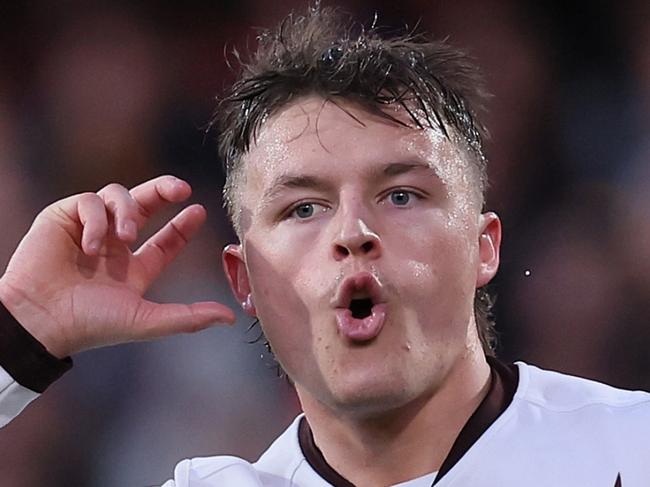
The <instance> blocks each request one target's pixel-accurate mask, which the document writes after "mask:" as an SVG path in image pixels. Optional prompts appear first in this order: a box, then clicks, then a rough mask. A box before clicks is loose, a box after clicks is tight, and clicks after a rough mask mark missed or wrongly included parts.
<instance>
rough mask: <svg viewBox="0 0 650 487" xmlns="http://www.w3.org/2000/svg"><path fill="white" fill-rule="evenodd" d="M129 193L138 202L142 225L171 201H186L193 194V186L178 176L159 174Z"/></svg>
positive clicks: (139, 223) (140, 223)
mask: <svg viewBox="0 0 650 487" xmlns="http://www.w3.org/2000/svg"><path fill="white" fill-rule="evenodd" d="M129 193H131V196H132V197H133V199H134V200H135V202H136V203H137V204H138V209H139V212H140V215H141V216H142V220H141V221H139V222H138V225H139V226H141V225H142V224H144V222H146V220H148V219H149V218H150V217H151V216H152V215H153V214H155V213H156V212H157V211H159V210H161V209H162V208H163V207H164V206H166V205H167V204H169V203H179V202H181V201H185V200H186V199H187V198H189V197H190V195H191V194H192V187H191V186H190V185H189V183H187V182H186V181H183V180H182V179H179V178H177V177H176V176H170V175H166V176H159V177H157V178H154V179H150V180H149V181H145V182H144V183H142V184H139V185H138V186H135V187H134V188H132V189H131V190H130V191H129Z"/></svg>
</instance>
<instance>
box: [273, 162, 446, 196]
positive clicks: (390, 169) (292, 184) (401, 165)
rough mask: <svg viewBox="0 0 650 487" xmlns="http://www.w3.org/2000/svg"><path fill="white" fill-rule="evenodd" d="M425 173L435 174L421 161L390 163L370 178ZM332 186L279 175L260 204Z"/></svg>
mask: <svg viewBox="0 0 650 487" xmlns="http://www.w3.org/2000/svg"><path fill="white" fill-rule="evenodd" d="M423 170H424V171H427V172H430V173H431V175H433V176H436V177H437V174H436V173H435V171H434V170H433V168H431V166H430V165H429V164H427V163H426V162H423V161H417V160H416V161H408V162H391V163H388V164H385V165H383V166H380V167H379V168H377V169H376V170H373V171H372V174H371V178H372V179H374V180H381V179H385V178H389V177H394V176H399V175H401V174H406V173H408V172H412V171H423ZM331 187H332V184H331V183H330V182H328V181H326V180H325V179H323V178H320V177H318V176H312V175H306V174H290V173H289V174H281V175H280V176H278V177H277V178H276V179H275V180H274V181H273V183H272V184H271V185H270V186H269V188H268V189H267V190H266V191H265V192H264V194H263V195H262V199H261V202H262V204H263V205H264V204H267V203H269V202H271V201H273V200H274V199H275V198H277V197H278V195H279V194H281V193H282V192H283V191H284V190H285V189H318V190H328V189H331Z"/></svg>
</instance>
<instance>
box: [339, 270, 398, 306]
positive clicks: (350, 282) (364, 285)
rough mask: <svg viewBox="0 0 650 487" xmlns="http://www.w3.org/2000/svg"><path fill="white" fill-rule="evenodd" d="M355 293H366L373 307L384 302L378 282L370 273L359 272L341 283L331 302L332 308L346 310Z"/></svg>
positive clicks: (382, 292) (384, 298)
mask: <svg viewBox="0 0 650 487" xmlns="http://www.w3.org/2000/svg"><path fill="white" fill-rule="evenodd" d="M357 291H366V292H367V293H368V297H369V298H370V299H372V303H373V307H374V305H377V304H384V303H385V302H386V296H385V292H384V288H383V286H382V285H381V283H380V282H379V280H378V279H377V278H376V277H375V276H374V275H373V274H371V273H370V272H359V273H357V274H354V275H352V276H348V277H346V278H345V279H344V280H343V282H341V285H340V286H339V288H338V290H337V292H336V294H335V295H334V299H333V300H332V305H333V307H334V308H342V309H346V310H347V309H348V308H349V307H350V303H351V302H352V295H353V294H354V293H355V292H357Z"/></svg>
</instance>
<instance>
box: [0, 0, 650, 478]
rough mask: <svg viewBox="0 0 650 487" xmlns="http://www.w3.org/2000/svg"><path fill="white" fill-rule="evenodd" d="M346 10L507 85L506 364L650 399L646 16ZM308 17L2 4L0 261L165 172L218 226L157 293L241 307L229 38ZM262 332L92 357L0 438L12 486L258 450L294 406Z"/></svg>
mask: <svg viewBox="0 0 650 487" xmlns="http://www.w3.org/2000/svg"><path fill="white" fill-rule="evenodd" d="M325 3H327V4H331V3H332V2H325ZM339 5H340V6H342V7H344V8H345V9H347V10H349V11H351V12H353V13H355V14H356V15H357V16H358V18H359V19H361V20H370V19H372V16H373V15H374V12H375V11H378V12H379V14H380V16H379V23H380V24H383V25H386V26H391V27H395V28H397V29H400V28H411V27H413V26H414V25H416V24H418V25H419V29H420V30H424V31H427V32H429V33H431V34H432V35H433V36H434V37H437V38H448V40H449V42H450V43H452V44H454V45H456V46H459V47H462V48H464V49H465V50H467V51H468V52H469V53H470V54H471V55H472V56H473V57H474V58H475V59H476V62H477V63H478V65H479V66H480V67H481V68H482V69H483V72H484V74H485V79H486V82H487V86H488V88H489V91H490V92H491V93H492V94H493V97H492V98H491V100H490V102H489V106H488V109H489V111H488V112H487V114H486V116H485V122H486V124H487V125H488V127H489V130H490V133H491V139H490V141H489V142H488V144H487V152H488V158H489V161H490V180H491V187H490V190H489V195H488V206H489V208H490V209H493V210H495V211H497V212H498V213H499V214H500V215H501V217H502V220H503V222H504V226H505V235H504V244H503V250H502V268H501V271H500V273H499V275H498V278H497V279H496V282H495V283H494V284H493V286H492V289H493V291H494V292H495V294H496V295H497V306H496V313H495V314H496V319H497V328H498V330H499V334H500V347H499V355H500V356H501V357H503V358H504V359H507V360H519V359H521V360H525V361H527V362H529V363H533V364H537V365H540V366H543V367H547V368H552V369H556V370H561V371H564V372H568V373H574V374H579V375H582V376H585V377H589V378H594V379H598V380H601V381H606V382H609V383H612V384H614V385H617V386H620V387H627V388H643V389H646V390H650V354H649V353H647V350H648V348H650V320H649V319H648V318H649V317H650V312H649V311H648V309H649V305H648V304H649V303H650V164H649V160H650V28H648V25H649V24H650V6H649V5H650V4H648V2H645V1H643V0H625V1H618V2H615V1H586V0H583V1H574V2H559V1H549V2H534V1H532V0H529V1H522V0H518V1H516V0H454V1H445V0H441V1H431V0H428V1H427V0H404V1H402V2H392V1H388V0H374V1H372V2H371V1H369V0H349V1H347V2H340V3H339ZM305 6H306V1H305V0H300V1H297V0H276V1H274V2H269V1H264V2H263V1H259V0H257V1H254V0H239V1H237V2H235V1H233V0H224V1H221V2H201V1H196V0H195V1H193V0H188V1H186V2H183V3H182V4H181V3H176V4H172V3H163V2H153V1H143V2H138V3H137V5H136V6H133V5H131V3H129V2H120V1H116V2H99V1H85V2H82V1H73V0H69V1H63V2H45V1H42V0H33V1H30V2H4V3H3V4H2V5H0V27H1V28H0V208H1V209H2V210H1V211H0V226H1V227H2V228H4V231H3V238H2V240H1V241H0V263H1V264H2V267H3V268H4V265H6V262H7V261H8V259H9V257H10V255H11V252H12V250H13V248H14V247H15V246H16V245H17V243H18V241H19V240H20V238H21V236H22V235H23V234H24V233H25V232H26V230H27V228H28V226H29V224H30V222H31V221H32V220H33V217H34V216H35V214H36V213H37V212H38V211H39V210H40V209H41V208H42V207H44V206H46V205H47V204H49V203H51V202H52V201H54V200H56V199H59V198H60V197H62V196H65V195H68V194H72V193H76V192H79V191H86V190H96V189H99V188H101V187H102V186H103V185H105V184H106V183H107V182H109V181H117V182H120V183H122V184H125V185H127V186H130V185H133V184H136V183H139V182H141V181H143V180H145V179H148V178H150V177H152V176H155V175H158V174H162V173H173V174H176V175H178V176H180V177H183V178H186V179H187V180H188V181H190V182H191V183H192V185H193V187H194V190H195V193H194V196H193V201H198V202H201V203H203V204H204V205H206V207H207V208H208V210H209V215H210V219H209V224H208V225H207V228H205V229H204V230H203V231H202V232H201V234H200V235H199V236H198V237H197V239H196V241H194V242H193V243H192V244H191V245H190V247H189V248H188V250H187V252H185V254H184V255H182V256H181V257H180V258H179V261H178V262H176V263H174V264H173V265H172V266H171V268H170V269H169V270H168V271H167V272H166V274H165V275H164V276H163V279H162V281H161V282H160V283H158V284H157V285H156V286H155V288H154V289H153V290H152V291H151V293H150V296H151V298H152V299H158V300H162V301H172V300H173V301H186V302H189V301H192V300H199V299H217V300H223V301H225V302H227V303H230V304H232V305H234V303H233V302H232V300H231V297H230V294H229V291H228V290H227V284H226V283H225V280H224V277H223V274H222V271H221V263H220V262H221V261H220V252H221V248H222V247H223V245H224V244H225V243H227V242H228V241H233V240H234V239H235V236H234V234H233V233H232V230H231V229H230V228H229V226H228V223H227V221H226V218H225V215H224V211H223V210H222V209H221V196H220V188H221V184H222V182H223V174H222V170H221V163H220V161H219V160H218V159H217V156H216V149H215V136H216V135H215V134H208V135H206V134H205V127H206V125H207V123H208V121H209V119H210V116H211V113H212V111H213V109H214V106H215V96H216V95H218V94H219V93H220V91H221V89H222V88H223V86H224V85H226V84H227V83H228V82H229V81H231V80H232V78H233V74H232V72H231V71H230V70H229V69H228V67H227V63H226V60H227V58H229V57H230V55H229V52H230V51H231V50H232V48H233V47H235V46H237V47H238V48H244V49H245V47H246V46H247V45H249V46H253V45H254V43H255V35H256V31H255V27H259V26H270V25H272V24H274V23H276V22H277V21H278V20H279V19H281V18H282V17H283V16H284V15H285V14H286V13H287V12H288V11H290V10H292V9H295V10H303V9H304V8H305ZM177 209H178V208H177ZM177 209H176V210H177ZM171 214H172V213H167V214H165V215H162V216H161V218H160V219H159V220H158V221H159V222H161V221H163V218H164V217H169V216H170V215H171ZM155 225H156V224H155V223H154V224H153V225H152V230H153V229H154V228H155ZM249 325H250V321H249V320H247V319H246V318H244V317H243V316H240V318H239V321H238V324H237V326H235V327H234V328H228V329H225V328H216V329H211V330H208V331H204V332H201V333H200V334H198V335H195V336H180V337H174V338H170V339H166V340H162V341H159V342H155V343H140V344H129V345H126V346H121V347H114V348H109V349H103V350H96V351H89V352H85V353H83V354H80V355H79V356H78V357H76V358H75V362H76V367H75V368H74V369H73V371H71V372H70V373H69V374H67V375H66V376H65V377H64V378H63V379H62V380H61V381H59V382H58V383H57V384H55V385H53V386H52V387H51V389H50V390H48V392H47V393H46V394H45V395H44V397H42V398H41V399H39V400H38V401H37V402H36V403H35V404H33V405H32V406H30V407H29V408H28V410H27V411H26V412H25V413H24V414H23V415H22V416H20V417H19V418H18V419H16V420H15V421H14V422H13V423H11V424H10V425H9V426H7V427H6V428H4V429H3V430H2V431H0V458H1V461H0V478H1V479H2V485H3V486H5V487H18V486H21V487H32V486H41V485H48V486H59V485H60V486H64V485H65V486H77V485H79V486H81V485H93V486H100V487H104V486H105V487H123V486H131V485H133V486H145V485H158V484H160V483H162V482H163V481H164V480H165V479H166V478H169V477H170V476H171V475H172V470H173V466H174V464H175V463H176V462H178V461H179V460H180V459H182V458H184V457H188V456H197V455H213V454H220V453H221V454H223V453H230V454H236V455H239V456H243V457H245V458H248V459H254V458H256V456H257V455H258V454H259V453H260V452H261V451H262V450H263V449H264V448H265V447H266V446H267V445H268V444H269V443H270V441H271V440H272V439H273V438H274V437H275V436H276V435H277V434H278V433H279V432H280V431H281V430H282V429H284V427H285V426H286V425H287V424H288V422H289V421H290V420H291V418H293V416H294V415H295V414H296V413H297V411H298V404H297V401H296V399H295V397H294V394H293V392H292V390H291V388H290V386H289V385H288V384H287V382H286V381H285V380H284V379H283V378H281V377H278V375H277V373H276V369H275V367H274V364H273V361H272V358H271V357H270V356H269V355H268V353H267V352H266V350H265V348H264V346H263V344H262V343H260V342H259V341H257V340H256V339H257V338H258V336H259V332H258V329H256V328H255V327H253V328H252V329H250V330H249Z"/></svg>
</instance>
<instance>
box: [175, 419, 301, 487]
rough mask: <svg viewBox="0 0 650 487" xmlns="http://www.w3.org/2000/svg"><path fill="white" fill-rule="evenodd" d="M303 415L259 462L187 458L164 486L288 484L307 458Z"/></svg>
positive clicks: (221, 457) (259, 486)
mask: <svg viewBox="0 0 650 487" xmlns="http://www.w3.org/2000/svg"><path fill="white" fill-rule="evenodd" d="M301 417H302V416H298V417H297V418H296V419H295V420H294V422H293V423H292V424H291V425H290V426H289V427H288V428H287V429H286V430H285V431H284V432H283V433H282V434H281V435H280V436H279V437H278V438H277V439H276V440H275V441H274V442H273V443H272V444H271V446H270V447H269V448H268V449H267V450H266V452H265V453H264V454H263V455H262V456H261V457H260V459H259V460H258V461H257V462H255V463H251V462H249V461H247V460H244V459H242V458H239V457H235V456H227V455H219V456H212V457H197V458H191V459H186V460H183V461H181V462H179V463H178V464H177V465H176V468H175V469H174V480H173V481H171V480H170V481H169V482H168V483H166V484H164V487H216V486H223V485H233V486H234V485H236V486H237V487H276V486H281V485H282V486H285V485H286V481H287V480H289V479H291V478H292V477H293V475H295V473H296V470H297V469H298V468H299V467H300V466H301V465H302V463H303V460H304V457H303V456H302V452H301V450H300V445H299V443H298V424H299V421H300V418H301Z"/></svg>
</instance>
